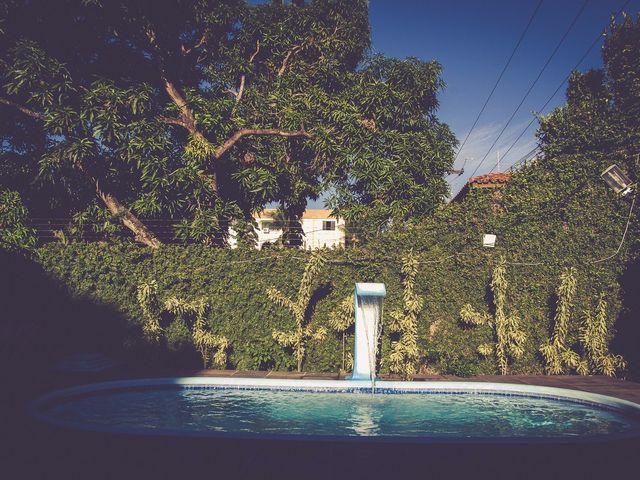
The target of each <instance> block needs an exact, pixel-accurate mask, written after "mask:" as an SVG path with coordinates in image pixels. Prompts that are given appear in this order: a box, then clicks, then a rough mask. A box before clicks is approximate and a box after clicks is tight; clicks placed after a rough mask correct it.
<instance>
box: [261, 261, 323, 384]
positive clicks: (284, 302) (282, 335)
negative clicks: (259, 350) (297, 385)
mask: <svg viewBox="0 0 640 480" xmlns="http://www.w3.org/2000/svg"><path fill="white" fill-rule="evenodd" d="M325 263H326V258H325V256H324V254H323V253H322V251H319V250H318V251H315V252H314V253H313V254H312V255H311V258H310V259H309V261H308V262H307V265H306V267H305V269H304V273H303V275H302V280H301V281H300V287H299V288H298V294H297V296H296V299H295V301H294V300H292V299H291V298H289V297H287V296H286V295H284V294H283V293H282V292H280V291H279V290H278V289H276V288H275V287H270V288H268V289H267V296H268V297H269V299H270V300H271V301H272V302H273V303H275V304H276V305H278V306H279V307H282V308H286V309H287V310H289V312H290V313H291V315H292V316H293V319H294V322H295V325H294V328H293V330H289V331H286V332H285V331H282V330H274V331H273V333H272V335H273V339H274V340H275V341H276V342H278V344H280V346H282V347H284V348H291V349H293V355H294V357H295V358H296V362H297V368H298V371H299V372H301V371H302V363H303V361H304V357H305V352H306V345H307V342H308V341H309V340H322V339H324V337H325V335H326V333H327V330H326V328H324V327H317V328H316V327H314V326H312V325H309V324H308V316H309V315H308V311H307V310H308V307H309V302H310V301H311V295H312V293H313V288H314V286H315V284H316V281H317V279H318V277H319V275H320V272H321V270H322V268H323V267H324V265H325Z"/></svg>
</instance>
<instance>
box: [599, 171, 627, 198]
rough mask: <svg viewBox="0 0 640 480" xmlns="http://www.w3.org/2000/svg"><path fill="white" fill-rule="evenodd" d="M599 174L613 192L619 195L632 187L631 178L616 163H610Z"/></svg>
mask: <svg viewBox="0 0 640 480" xmlns="http://www.w3.org/2000/svg"><path fill="white" fill-rule="evenodd" d="M600 176H601V177H602V179H603V180H604V181H605V182H606V184H607V185H609V186H610V187H611V188H612V189H613V191H614V192H616V193H619V194H620V195H626V194H627V193H629V192H630V191H631V188H632V187H633V184H632V183H631V179H630V178H629V177H627V175H625V173H624V172H623V171H622V169H621V168H620V167H618V165H616V164H613V165H611V166H610V167H609V168H607V169H606V170H605V171H604V172H602V174H601V175H600Z"/></svg>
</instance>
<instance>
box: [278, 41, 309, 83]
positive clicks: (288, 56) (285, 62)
mask: <svg viewBox="0 0 640 480" xmlns="http://www.w3.org/2000/svg"><path fill="white" fill-rule="evenodd" d="M303 48H304V45H296V46H295V47H293V48H292V49H291V50H289V51H288V52H287V54H286V55H285V57H284V60H282V65H280V68H279V69H278V77H281V76H282V75H284V72H285V70H286V69H287V65H288V64H289V60H291V57H293V56H294V55H295V54H296V53H298V52H299V51H300V50H302V49H303Z"/></svg>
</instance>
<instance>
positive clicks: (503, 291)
mask: <svg viewBox="0 0 640 480" xmlns="http://www.w3.org/2000/svg"><path fill="white" fill-rule="evenodd" d="M506 271H507V267H506V259H505V258H504V257H500V260H499V261H498V264H497V265H496V267H495V268H494V270H493V277H492V279H491V292H492V293H493V304H494V307H495V313H494V316H493V317H492V316H491V315H489V314H488V313H480V312H478V311H476V310H475V309H474V308H473V307H472V306H471V305H470V304H466V305H465V306H464V307H462V310H461V311H460V318H461V319H462V321H463V322H465V323H467V324H469V325H473V326H476V325H488V326H490V327H491V328H492V329H493V334H494V338H495V343H494V344H490V343H485V344H482V345H480V346H479V347H478V352H479V353H480V354H481V355H482V356H485V357H487V356H490V355H494V356H495V358H496V361H497V363H498V369H499V371H500V373H501V374H502V375H506V374H507V373H508V367H509V362H510V360H512V359H516V358H519V357H520V356H522V354H523V353H524V343H525V340H526V338H527V337H526V334H525V333H524V331H523V330H522V328H521V325H520V323H521V322H520V318H518V316H517V315H516V314H515V313H510V314H507V312H506V297H507V286H508V284H507V279H506Z"/></svg>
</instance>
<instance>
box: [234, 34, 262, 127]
mask: <svg viewBox="0 0 640 480" xmlns="http://www.w3.org/2000/svg"><path fill="white" fill-rule="evenodd" d="M258 52H260V40H256V51H255V52H253V54H252V55H251V56H250V57H249V65H251V64H252V63H253V61H254V60H255V58H256V56H257V55H258ZM246 79H247V76H246V75H244V74H243V75H242V76H241V77H240V87H238V93H236V94H235V95H236V103H235V104H234V105H233V108H232V109H231V114H232V115H233V113H234V112H235V111H236V108H237V107H238V103H240V100H242V95H243V93H244V85H245V81H246Z"/></svg>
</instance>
